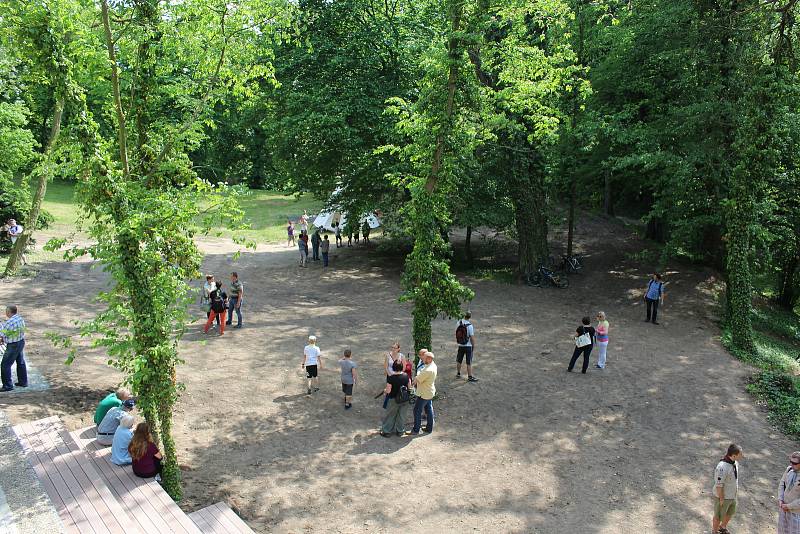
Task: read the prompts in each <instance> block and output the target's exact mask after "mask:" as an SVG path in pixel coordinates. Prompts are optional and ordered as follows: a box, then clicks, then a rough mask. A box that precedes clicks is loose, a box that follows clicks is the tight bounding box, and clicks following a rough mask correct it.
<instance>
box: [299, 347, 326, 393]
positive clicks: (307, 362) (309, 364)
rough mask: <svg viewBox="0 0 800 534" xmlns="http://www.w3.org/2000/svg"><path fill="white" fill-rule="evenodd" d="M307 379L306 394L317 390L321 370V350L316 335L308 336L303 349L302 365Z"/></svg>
mask: <svg viewBox="0 0 800 534" xmlns="http://www.w3.org/2000/svg"><path fill="white" fill-rule="evenodd" d="M302 367H303V368H304V369H305V370H306V378H307V379H308V394H309V395H311V392H312V388H313V391H319V371H320V370H322V351H321V350H319V347H317V336H308V345H306V346H305V348H304V349H303V365H302Z"/></svg>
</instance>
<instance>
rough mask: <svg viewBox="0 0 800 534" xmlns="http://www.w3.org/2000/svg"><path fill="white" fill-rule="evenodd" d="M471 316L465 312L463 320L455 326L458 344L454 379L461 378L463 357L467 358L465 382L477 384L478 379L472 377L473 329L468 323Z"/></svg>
mask: <svg viewBox="0 0 800 534" xmlns="http://www.w3.org/2000/svg"><path fill="white" fill-rule="evenodd" d="M471 317H472V314H471V313H470V312H467V313H465V314H464V318H463V319H461V320H459V321H458V324H457V325H456V343H458V353H457V354H456V365H457V367H456V378H461V364H462V362H463V361H464V357H465V356H466V358H467V377H468V378H467V382H477V381H478V379H477V378H475V377H474V376H472V352H473V350H475V327H474V326H473V325H472V323H471V322H470V318H471Z"/></svg>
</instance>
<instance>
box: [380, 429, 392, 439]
mask: <svg viewBox="0 0 800 534" xmlns="http://www.w3.org/2000/svg"><path fill="white" fill-rule="evenodd" d="M380 434H381V436H383V437H384V438H388V437H389V436H391V434H387V433H386V432H384V431H383V430H381V432H380Z"/></svg>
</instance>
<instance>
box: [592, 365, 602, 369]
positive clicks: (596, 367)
mask: <svg viewBox="0 0 800 534" xmlns="http://www.w3.org/2000/svg"><path fill="white" fill-rule="evenodd" d="M594 368H595V369H602V367H600V366H599V365H595V366H594Z"/></svg>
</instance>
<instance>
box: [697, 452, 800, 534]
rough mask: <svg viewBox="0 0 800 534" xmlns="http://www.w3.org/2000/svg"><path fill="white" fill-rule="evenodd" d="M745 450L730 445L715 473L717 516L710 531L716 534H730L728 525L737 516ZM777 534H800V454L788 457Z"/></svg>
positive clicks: (779, 486) (779, 487)
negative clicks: (742, 460) (741, 468)
mask: <svg viewBox="0 0 800 534" xmlns="http://www.w3.org/2000/svg"><path fill="white" fill-rule="evenodd" d="M743 457H744V453H743V452H742V447H741V446H739V445H737V444H735V443H731V444H730V445H729V446H728V450H727V451H726V452H725V456H723V457H722V459H721V460H720V461H719V463H717V467H716V469H714V486H713V488H712V490H711V492H712V495H713V498H714V513H713V516H712V519H711V530H712V532H713V533H714V534H729V531H728V523H729V522H730V520H731V518H732V517H733V515H734V514H735V513H736V503H737V499H738V497H739V478H740V475H741V470H740V466H739V460H741V459H742V458H743ZM777 501H778V529H777V533H778V534H800V451H796V452H793V453H792V454H790V455H789V465H788V466H787V467H786V468H785V469H784V470H783V474H782V475H781V479H780V481H779V482H778V499H777Z"/></svg>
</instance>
